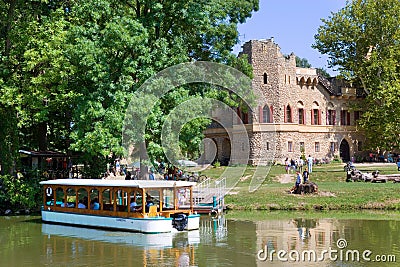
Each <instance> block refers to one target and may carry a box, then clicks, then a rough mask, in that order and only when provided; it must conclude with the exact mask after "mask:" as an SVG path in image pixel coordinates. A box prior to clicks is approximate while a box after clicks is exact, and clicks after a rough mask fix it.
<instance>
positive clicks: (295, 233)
mask: <svg viewBox="0 0 400 267" xmlns="http://www.w3.org/2000/svg"><path fill="white" fill-rule="evenodd" d="M256 225H257V226H256V228H257V230H256V232H257V247H258V248H259V250H258V252H262V253H261V254H259V255H260V256H258V260H257V266H271V265H272V266H288V265H290V266H305V265H307V266H366V265H371V266H373V265H376V264H377V259H378V258H377V257H380V259H382V256H383V258H384V259H385V261H386V262H379V266H386V265H387V266H393V261H395V260H396V259H398V260H400V253H399V250H398V249H397V248H398V244H399V243H398V242H399V241H398V237H399V236H400V222H399V221H387V220H346V219H341V220H337V219H307V218H294V219H287V220H265V221H260V222H257V223H256ZM278 251H283V252H281V257H278ZM368 251H370V253H369V252H368ZM364 252H368V253H365V255H366V256H365V257H363V253H364ZM271 253H272V254H271ZM303 255H304V256H303ZM389 257H391V258H389Z"/></svg>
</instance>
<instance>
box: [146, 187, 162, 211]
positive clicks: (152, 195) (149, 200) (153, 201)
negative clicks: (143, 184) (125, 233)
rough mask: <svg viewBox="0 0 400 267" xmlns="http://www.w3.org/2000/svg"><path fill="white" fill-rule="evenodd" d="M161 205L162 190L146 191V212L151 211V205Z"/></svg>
mask: <svg viewBox="0 0 400 267" xmlns="http://www.w3.org/2000/svg"><path fill="white" fill-rule="evenodd" d="M156 205H157V206H158V205H160V191H158V190H149V191H147V193H146V212H149V207H150V206H156Z"/></svg>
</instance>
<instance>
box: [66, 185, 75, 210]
mask: <svg viewBox="0 0 400 267" xmlns="http://www.w3.org/2000/svg"><path fill="white" fill-rule="evenodd" d="M75 204H76V191H75V189H74V188H71V187H70V188H68V189H67V205H66V206H67V208H74V207H75Z"/></svg>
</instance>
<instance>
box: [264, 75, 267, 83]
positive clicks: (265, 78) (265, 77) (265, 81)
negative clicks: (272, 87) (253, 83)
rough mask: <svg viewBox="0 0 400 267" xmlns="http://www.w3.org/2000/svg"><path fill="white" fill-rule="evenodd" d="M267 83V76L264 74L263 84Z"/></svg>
mask: <svg viewBox="0 0 400 267" xmlns="http://www.w3.org/2000/svg"><path fill="white" fill-rule="evenodd" d="M267 83H268V75H267V74H266V73H264V84H267Z"/></svg>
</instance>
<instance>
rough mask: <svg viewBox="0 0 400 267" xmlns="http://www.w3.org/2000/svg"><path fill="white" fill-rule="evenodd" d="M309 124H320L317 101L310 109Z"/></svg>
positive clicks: (319, 111)
mask: <svg viewBox="0 0 400 267" xmlns="http://www.w3.org/2000/svg"><path fill="white" fill-rule="evenodd" d="M311 124H313V125H321V110H320V109H319V105H318V103H317V102H314V103H313V109H312V110H311Z"/></svg>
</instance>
